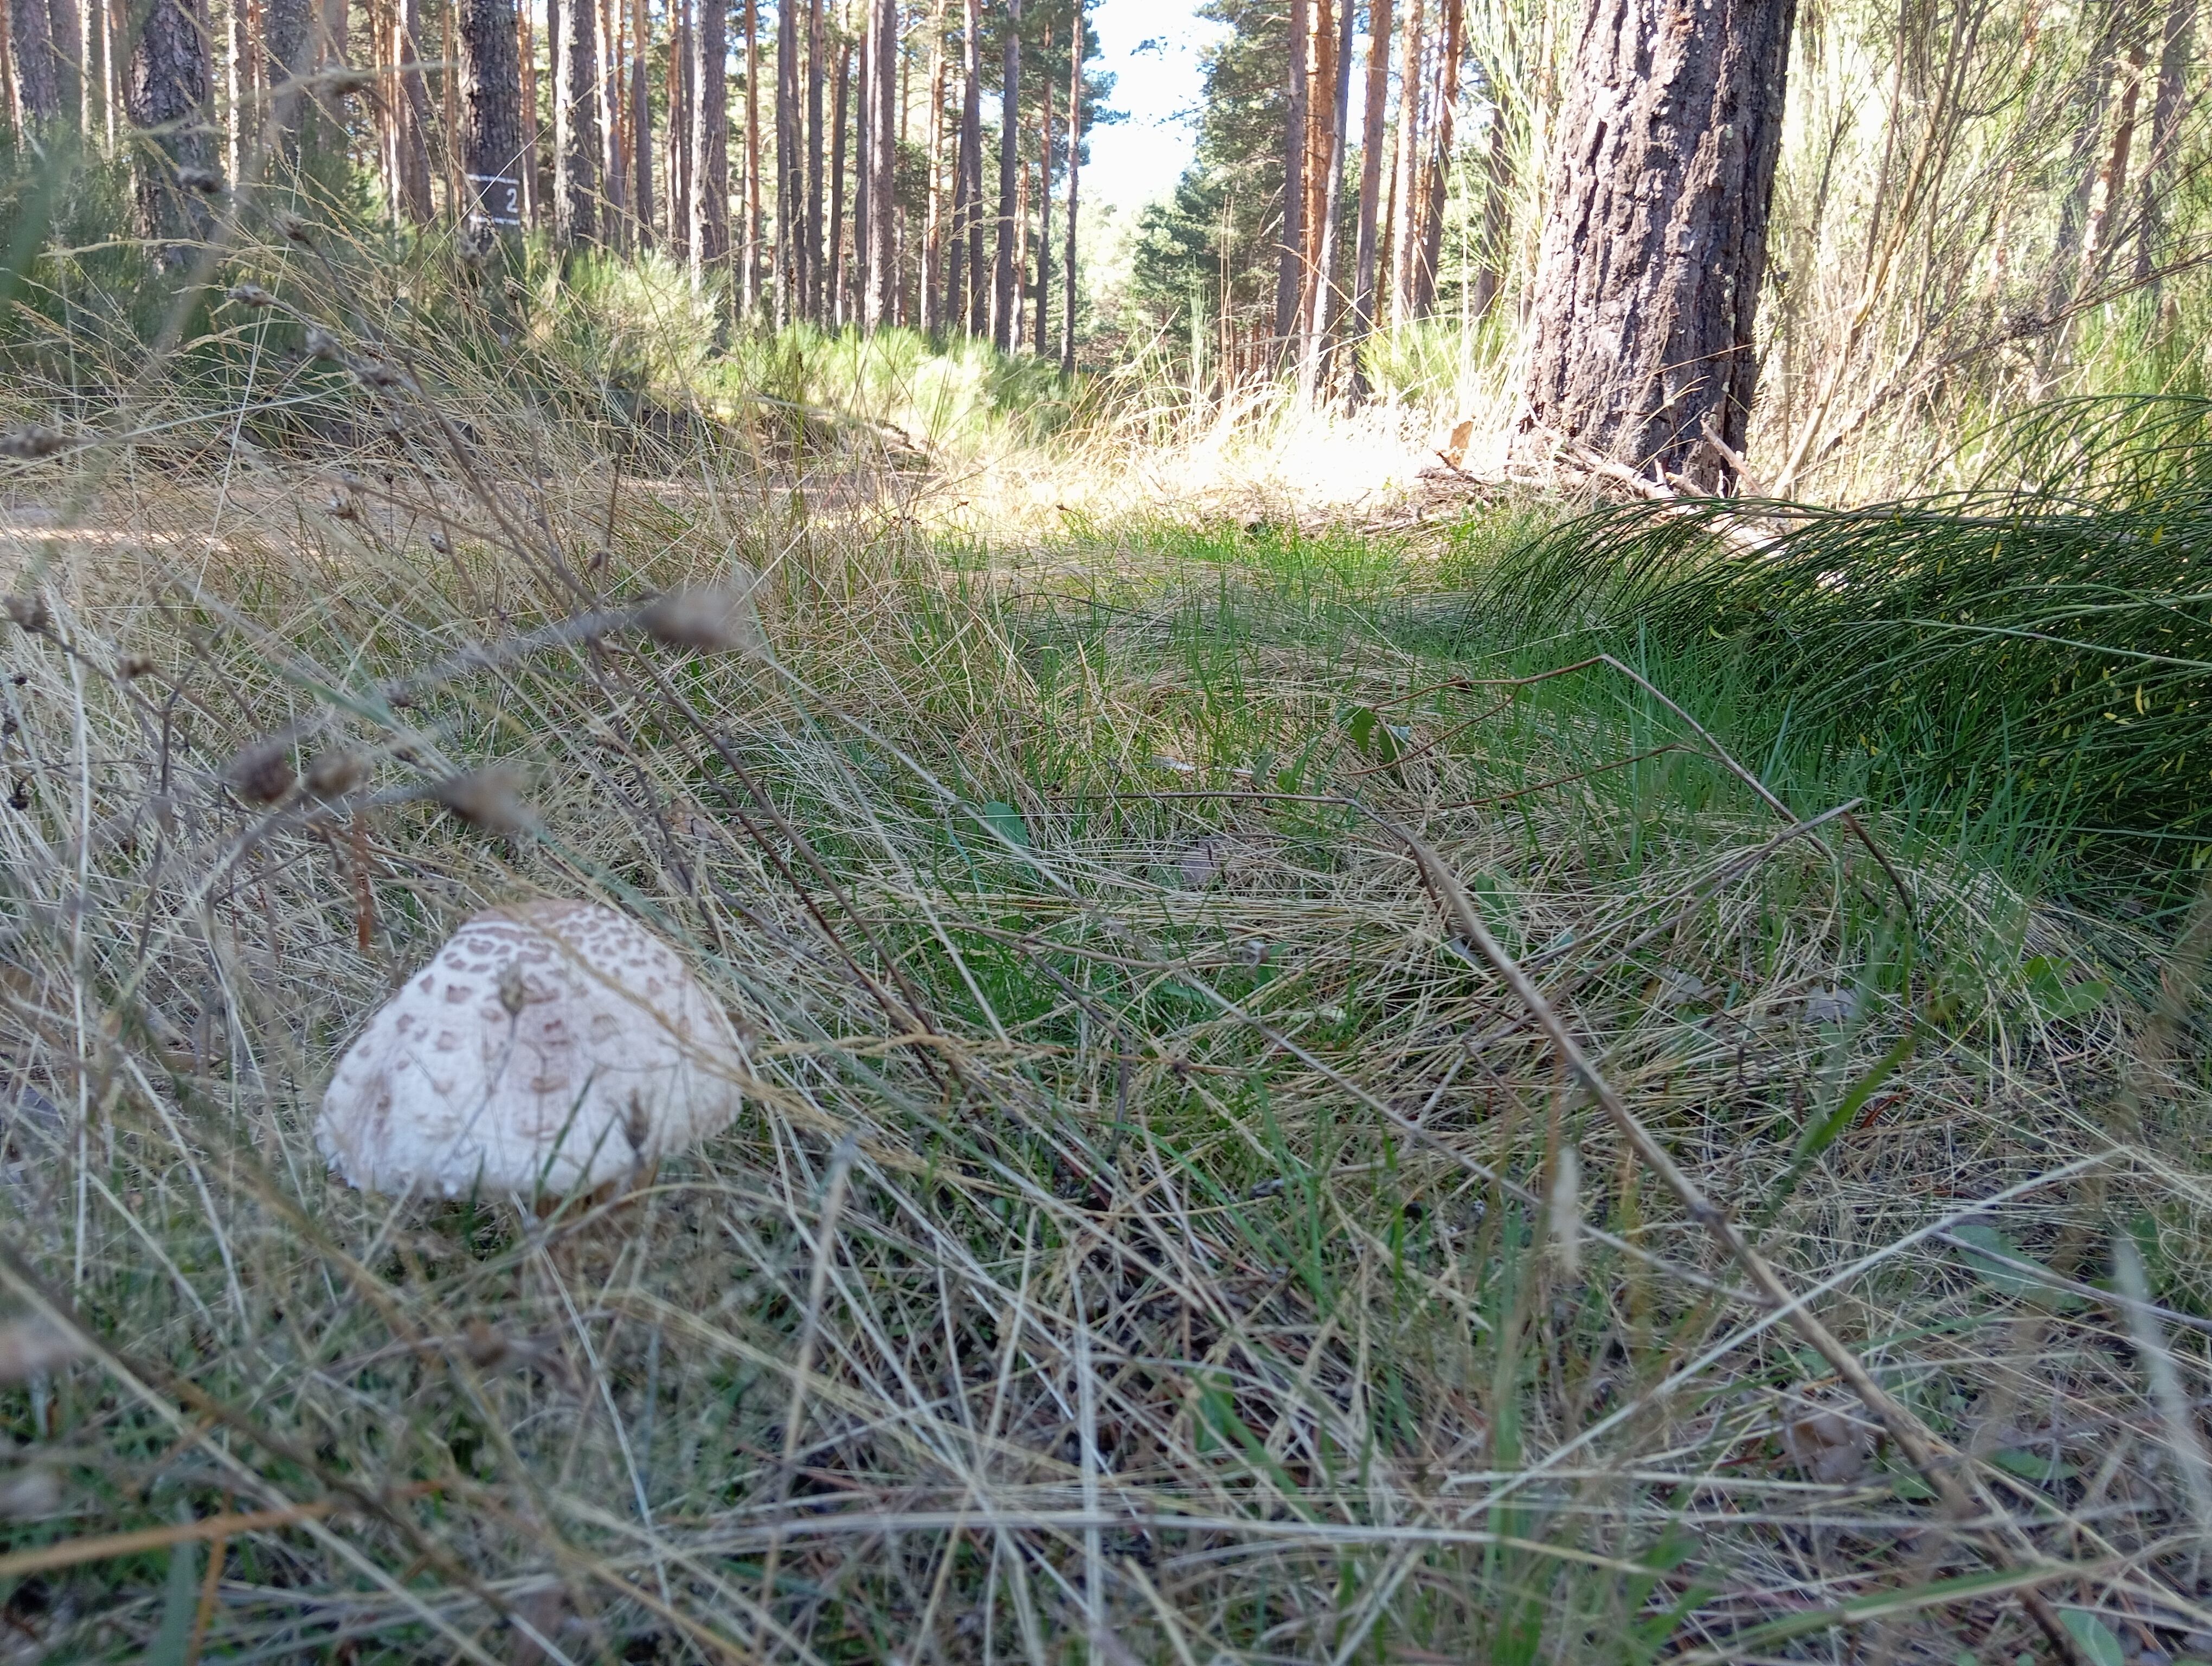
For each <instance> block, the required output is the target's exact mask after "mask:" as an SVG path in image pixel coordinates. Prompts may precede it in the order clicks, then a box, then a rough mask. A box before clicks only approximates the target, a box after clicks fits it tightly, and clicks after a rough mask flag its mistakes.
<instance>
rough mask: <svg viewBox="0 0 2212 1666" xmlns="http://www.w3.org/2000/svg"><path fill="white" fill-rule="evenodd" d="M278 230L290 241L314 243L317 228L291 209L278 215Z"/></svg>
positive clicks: (280, 234)
mask: <svg viewBox="0 0 2212 1666" xmlns="http://www.w3.org/2000/svg"><path fill="white" fill-rule="evenodd" d="M276 231H277V234H278V235H279V236H281V237H283V239H284V240H286V241H288V242H292V243H313V241H314V240H315V228H313V226H310V225H309V224H308V223H307V222H306V221H305V220H302V219H301V217H300V216H298V215H296V214H294V213H291V212H290V211H289V210H287V211H285V212H283V213H280V214H279V215H277V216H276Z"/></svg>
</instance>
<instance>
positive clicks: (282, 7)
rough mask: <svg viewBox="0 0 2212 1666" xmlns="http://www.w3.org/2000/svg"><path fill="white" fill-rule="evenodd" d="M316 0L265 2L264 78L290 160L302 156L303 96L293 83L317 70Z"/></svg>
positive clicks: (279, 140) (282, 146)
mask: <svg viewBox="0 0 2212 1666" xmlns="http://www.w3.org/2000/svg"><path fill="white" fill-rule="evenodd" d="M314 22H315V10H314V6H313V3H312V0H263V4H262V8H261V41H262V50H263V52H264V68H263V72H262V73H263V76H264V80H265V81H266V83H267V85H268V88H269V90H270V94H271V95H272V97H273V100H274V106H273V109H272V112H271V113H272V115H273V116H274V118H275V120H276V143H277V146H278V148H279V149H281V150H282V152H283V155H284V156H285V158H286V160H287V161H290V162H293V163H294V164H295V165H296V163H297V162H298V161H299V156H300V122H301V93H300V91H299V89H298V88H296V87H295V86H292V85H290V84H289V83H290V82H293V81H295V79H296V78H297V77H299V76H304V75H306V74H307V73H308V71H309V70H313V68H314V57H313V49H314V37H315V30H314Z"/></svg>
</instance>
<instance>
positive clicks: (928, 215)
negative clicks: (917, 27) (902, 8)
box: [918, 0, 949, 335]
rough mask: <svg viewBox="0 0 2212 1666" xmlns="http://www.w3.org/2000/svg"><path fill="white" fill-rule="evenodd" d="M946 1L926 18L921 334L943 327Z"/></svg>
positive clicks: (939, 2)
mask: <svg viewBox="0 0 2212 1666" xmlns="http://www.w3.org/2000/svg"><path fill="white" fill-rule="evenodd" d="M918 299H919V301H920V303H921V306H920V312H921V318H920V323H921V329H922V333H923V334H925V335H931V334H934V333H935V332H936V331H939V330H941V329H943V328H944V327H945V313H946V312H947V311H948V310H949V309H948V308H947V307H946V306H945V0H936V4H935V6H934V7H933V9H932V10H931V12H930V18H929V200H928V203H927V206H925V208H924V209H923V210H922V222H921V295H920V296H919V297H918Z"/></svg>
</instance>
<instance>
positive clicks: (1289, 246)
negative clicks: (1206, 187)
mask: <svg viewBox="0 0 2212 1666" xmlns="http://www.w3.org/2000/svg"><path fill="white" fill-rule="evenodd" d="M1285 88H1286V99H1285V110H1284V112H1283V227H1282V249H1281V252H1280V253H1279V256H1278V257H1277V264H1276V268H1275V353H1276V356H1277V358H1278V360H1279V359H1280V357H1281V356H1282V355H1283V354H1284V353H1285V352H1287V351H1288V350H1289V349H1290V344H1291V338H1292V337H1293V336H1294V335H1295V334H1296V333H1297V322H1298V297H1299V295H1301V294H1302V293H1303V292H1304V287H1305V286H1304V278H1305V273H1304V265H1305V246H1306V228H1305V208H1306V180H1305V172H1306V167H1305V163H1306V0H1291V50H1290V63H1289V76H1288V80H1287V81H1286V82H1285Z"/></svg>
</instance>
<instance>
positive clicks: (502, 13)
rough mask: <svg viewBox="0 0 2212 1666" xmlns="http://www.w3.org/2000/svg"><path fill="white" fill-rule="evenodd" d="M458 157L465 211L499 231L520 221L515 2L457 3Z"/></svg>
mask: <svg viewBox="0 0 2212 1666" xmlns="http://www.w3.org/2000/svg"><path fill="white" fill-rule="evenodd" d="M458 3H459V12H460V37H461V112H462V113H461V158H462V169H463V177H464V178H465V179H466V181H467V183H468V192H467V199H468V203H469V211H470V212H471V214H473V215H479V216H482V217H483V219H484V220H485V221H486V222H489V223H490V224H492V225H494V226H500V227H519V226H520V225H521V223H522V184H521V165H522V112H521V100H522V76H521V70H520V66H519V64H518V62H517V51H516V46H515V26H514V3H513V0H458Z"/></svg>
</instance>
